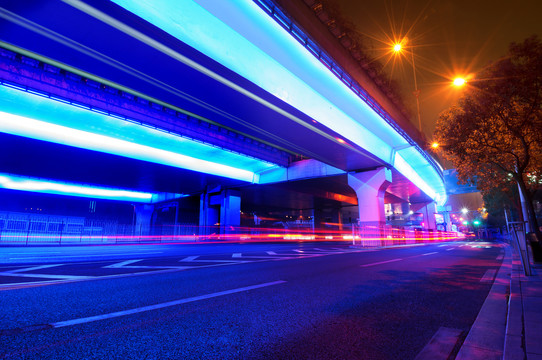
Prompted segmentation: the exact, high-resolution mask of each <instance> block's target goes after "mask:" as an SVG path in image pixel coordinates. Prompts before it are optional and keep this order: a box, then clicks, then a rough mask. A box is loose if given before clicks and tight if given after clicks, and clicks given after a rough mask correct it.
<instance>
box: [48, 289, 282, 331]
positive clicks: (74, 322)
mask: <svg viewBox="0 0 542 360" xmlns="http://www.w3.org/2000/svg"><path fill="white" fill-rule="evenodd" d="M285 282H286V281H284V280H278V281H272V282H267V283H263V284H258V285H252V286H245V287H241V288H237V289H231V290H225V291H219V292H215V293H211V294H206V295H199V296H193V297H189V298H185V299H180V300H174V301H168V302H165V303H161V304H156V305H149V306H142V307H139V308H135V309H130V310H124V311H116V312H112V313H109V314H103V315H96V316H89V317H85V318H79V319H72V320H66V321H59V322H55V323H52V324H50V325H51V326H52V327H54V328H60V327H66V326H73V325H78V324H84V323H89V322H92V321H98V320H105V319H111V318H115V317H120V316H126V315H132V314H138V313H141V312H145V311H151V310H157V309H163V308H166V307H170V306H176V305H181V304H186V303H189V302H194V301H199V300H206V299H211V298H215V297H219V296H224V295H230V294H235V293H239V292H243V291H249V290H254V289H259V288H263V287H267V286H273V285H278V284H283V283H285Z"/></svg>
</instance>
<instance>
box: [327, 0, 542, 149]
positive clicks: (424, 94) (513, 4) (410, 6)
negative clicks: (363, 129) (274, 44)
mask: <svg viewBox="0 0 542 360" xmlns="http://www.w3.org/2000/svg"><path fill="white" fill-rule="evenodd" d="M328 2H329V3H330V4H329V5H328V6H338V8H337V10H338V11H340V12H341V13H342V14H343V15H344V16H345V18H346V19H348V20H350V21H351V22H352V23H354V24H355V26H356V28H357V30H358V31H359V32H360V33H361V34H362V35H363V39H364V44H365V46H366V48H367V50H368V51H369V54H370V55H372V56H373V57H376V58H379V59H380V61H381V62H382V63H383V64H386V65H385V71H386V72H387V73H388V74H392V78H393V79H395V80H397V81H398V82H399V83H400V84H401V86H402V95H403V99H404V102H405V103H406V104H407V106H408V107H409V108H410V109H412V111H411V112H412V114H413V116H412V120H413V122H414V123H415V124H416V125H417V120H416V115H415V113H416V111H415V108H416V106H415V97H414V95H413V91H414V78H413V71H412V61H411V53H410V52H406V53H405V55H403V56H402V57H397V56H396V55H395V54H393V53H391V52H390V46H389V45H388V44H391V42H392V41H393V39H396V40H399V39H402V38H404V37H405V36H407V37H408V39H409V40H408V43H407V49H409V48H410V47H412V46H413V47H414V49H413V50H414V63H415V66H416V70H417V71H416V75H417V81H418V88H419V90H420V108H421V110H420V114H421V119H422V127H423V130H424V133H425V134H426V136H427V138H428V139H429V140H430V139H431V137H432V133H433V130H434V125H435V122H436V119H437V118H438V114H439V113H440V112H441V111H442V110H444V109H447V108H448V107H450V106H451V105H452V104H453V102H454V101H455V100H456V99H457V98H458V95H459V91H458V89H457V88H453V87H451V86H450V79H453V77H454V76H455V74H459V75H463V76H467V77H468V76H469V75H470V76H473V75H474V74H475V73H476V72H477V71H479V70H480V69H481V68H483V67H484V66H485V65H487V64H489V63H491V62H492V61H494V60H496V59H498V58H499V57H501V56H503V55H505V54H506V52H507V50H508V45H509V44H510V43H511V42H521V41H522V40H524V39H525V38H527V37H529V36H531V35H533V34H536V35H538V36H539V37H540V38H542V0H514V1H510V0H491V1H490V0H433V1H431V0H373V1H367V0H365V1H362V0H328ZM410 49H411V48H410ZM409 51H410V50H409Z"/></svg>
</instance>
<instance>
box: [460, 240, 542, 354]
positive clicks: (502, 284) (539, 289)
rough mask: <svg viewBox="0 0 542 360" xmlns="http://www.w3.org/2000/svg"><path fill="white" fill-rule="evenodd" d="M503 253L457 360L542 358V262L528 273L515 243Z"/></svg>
mask: <svg viewBox="0 0 542 360" xmlns="http://www.w3.org/2000/svg"><path fill="white" fill-rule="evenodd" d="M502 255H503V257H504V258H503V262H502V265H501V267H500V269H499V271H498V273H497V276H496V277H495V281H494V282H493V285H492V287H491V290H490V291H489V294H488V296H487V298H486V301H485V302H484V304H483V305H482V308H481V310H480V312H479V314H478V317H477V318H476V320H475V322H474V324H473V325H472V327H471V329H470V331H469V333H468V335H467V337H466V339H465V341H464V343H463V345H462V346H461V349H460V350H459V353H458V354H457V356H456V359H461V360H473V359H480V360H492V359H495V360H497V359H504V360H516V359H517V360H520V359H521V360H524V359H528V360H542V264H536V265H531V266H532V275H531V276H525V275H524V272H523V268H522V265H521V260H520V258H519V254H518V252H517V251H515V249H513V248H512V246H510V245H507V244H503V251H502ZM531 264H533V261H532V259H531Z"/></svg>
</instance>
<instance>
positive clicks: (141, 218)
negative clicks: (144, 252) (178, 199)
mask: <svg viewBox="0 0 542 360" xmlns="http://www.w3.org/2000/svg"><path fill="white" fill-rule="evenodd" d="M134 211H135V224H134V225H135V230H134V235H136V236H145V235H150V231H151V221H152V214H153V212H154V205H150V204H137V205H134Z"/></svg>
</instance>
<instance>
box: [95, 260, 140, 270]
mask: <svg viewBox="0 0 542 360" xmlns="http://www.w3.org/2000/svg"><path fill="white" fill-rule="evenodd" d="M138 261H143V259H137V260H126V261H121V262H119V263H115V264H111V265H107V266H103V268H105V269H118V268H123V267H125V266H126V265H130V264H133V263H136V262H138Z"/></svg>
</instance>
